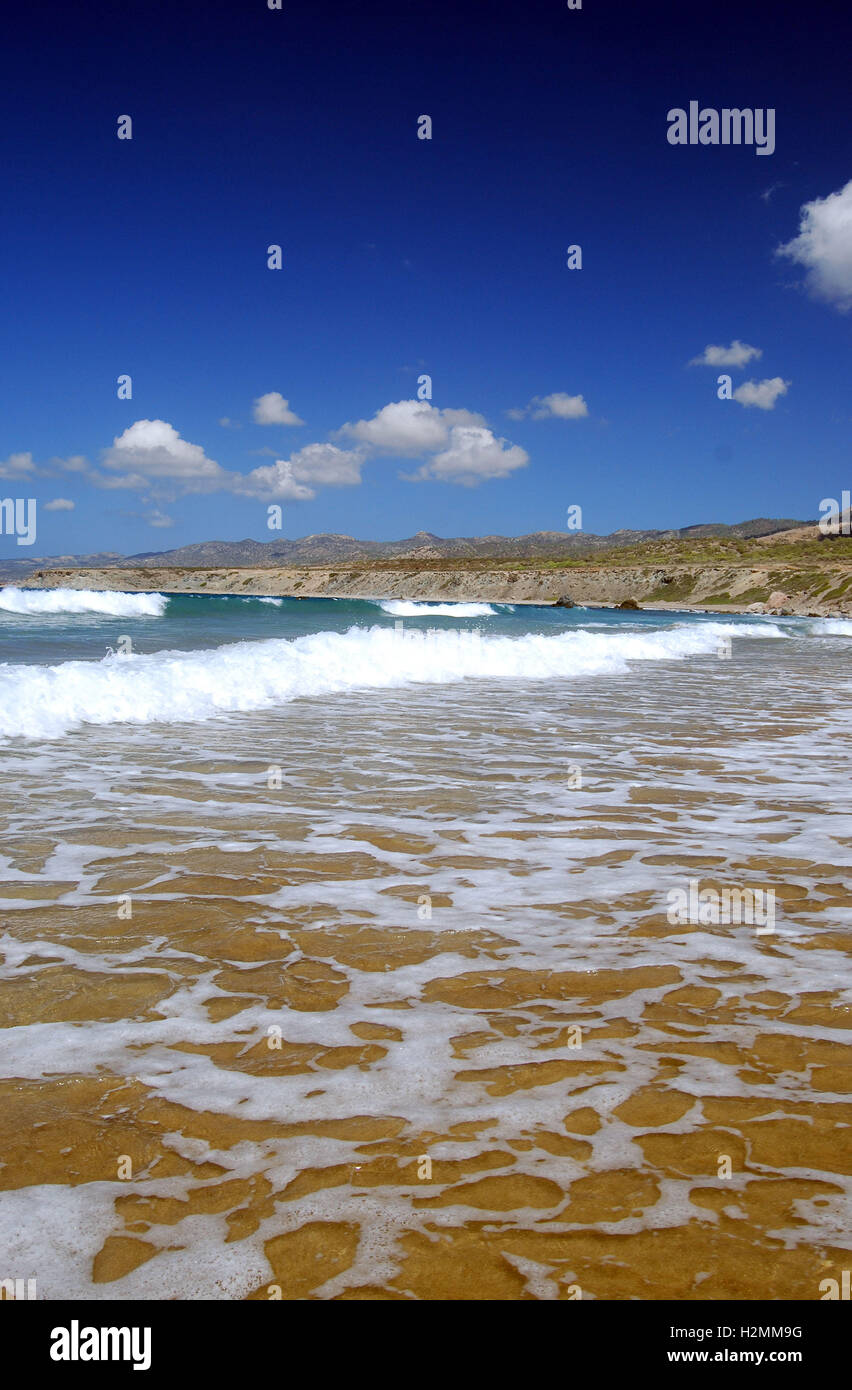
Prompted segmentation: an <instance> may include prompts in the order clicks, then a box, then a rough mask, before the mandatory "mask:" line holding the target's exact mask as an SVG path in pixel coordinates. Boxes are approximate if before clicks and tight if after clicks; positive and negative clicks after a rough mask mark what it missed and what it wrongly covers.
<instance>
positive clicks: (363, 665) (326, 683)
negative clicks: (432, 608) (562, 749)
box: [0, 623, 785, 738]
mask: <svg viewBox="0 0 852 1390" xmlns="http://www.w3.org/2000/svg"><path fill="white" fill-rule="evenodd" d="M784 636H785V634H784V633H783V632H782V631H781V630H780V629H779V628H777V627H774V626H773V625H772V624H760V625H756V624H755V625H750V624H736V623H696V624H693V625H684V626H682V627H675V628H670V629H667V630H665V631H662V632H660V631H656V632H649V633H647V634H643V633H637V632H630V633H609V634H603V633H597V632H585V631H583V630H582V629H580V630H579V631H572V632H566V633H560V634H558V635H557V636H543V635H538V634H532V633H530V634H527V635H525V636H523V637H496V636H482V635H481V634H480V633H478V632H476V631H469V632H415V631H408V632H404V633H403V632H396V631H394V630H392V629H390V628H380V627H373V628H358V627H354V628H350V629H349V630H348V631H347V632H318V633H314V634H311V635H310V636H306V637H298V638H296V639H295V640H292V641H288V640H285V639H283V638H275V639H272V640H268V641H256V642H240V643H235V644H233V645H228V646H223V647H218V648H216V649H215V650H204V651H163V652H156V653H153V654H131V655H128V656H121V655H119V656H108V657H105V658H103V659H102V660H101V661H98V662H95V661H66V662H62V663H61V664H59V665H56V666H23V665H21V666H18V665H9V666H5V667H0V735H3V736H6V737H15V736H23V737H25V738H57V737H59V736H61V735H62V734H65V733H67V732H68V731H69V730H71V729H74V728H77V727H79V726H80V725H83V724H95V725H104V724H153V723H159V722H166V723H172V722H181V721H196V720H203V719H209V718H211V717H213V716H215V715H217V714H222V713H228V712H234V711H249V710H264V709H273V708H275V707H277V706H280V705H284V704H287V703H288V702H289V701H291V700H296V699H299V698H300V697H311V696H319V695H330V694H335V693H338V692H345V691H350V690H370V689H391V688H394V687H399V686H405V685H408V684H410V683H412V682H423V683H427V684H435V685H438V684H450V683H454V682H458V681H465V680H528V681H529V680H571V679H574V678H576V677H578V676H587V675H601V674H620V673H623V672H624V671H626V670H628V669H629V667H630V666H631V664H632V663H633V662H639V661H680V660H684V659H686V658H688V657H691V656H701V655H712V654H714V653H720V649H721V646H722V641H723V639H725V638H729V637H731V638H733V637H784ZM720 654H721V653H720Z"/></svg>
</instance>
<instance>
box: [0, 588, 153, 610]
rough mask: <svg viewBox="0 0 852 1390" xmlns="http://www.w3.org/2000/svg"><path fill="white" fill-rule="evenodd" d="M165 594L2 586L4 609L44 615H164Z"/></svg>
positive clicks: (0, 604)
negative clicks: (3, 587)
mask: <svg viewBox="0 0 852 1390" xmlns="http://www.w3.org/2000/svg"><path fill="white" fill-rule="evenodd" d="M168 601H169V600H168V598H167V597H166V595H165V594H122V593H117V592H109V591H107V592H100V591H96V590H94V589H16V588H15V587H14V586H13V585H9V586H8V587H7V588H5V589H0V611H2V612H4V613H18V614H23V615H27V616H34V617H41V616H44V615H45V614H52V613H104V614H106V615H108V616H110V617H114V618H161V617H162V616H163V614H164V613H165V611H166V605H167V603H168Z"/></svg>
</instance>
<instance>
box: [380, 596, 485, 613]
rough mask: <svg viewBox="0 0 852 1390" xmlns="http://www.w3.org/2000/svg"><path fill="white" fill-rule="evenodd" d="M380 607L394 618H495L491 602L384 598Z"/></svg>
mask: <svg viewBox="0 0 852 1390" xmlns="http://www.w3.org/2000/svg"><path fill="white" fill-rule="evenodd" d="M379 607H380V608H381V609H382V610H383V611H384V612H385V613H390V614H391V616H392V617H394V618H493V617H494V616H495V614H496V612H497V610H496V608H492V607H491V604H490V603H412V602H411V601H410V600H409V599H395V598H388V599H382V600H381V601H380V603H379Z"/></svg>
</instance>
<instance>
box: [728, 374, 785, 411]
mask: <svg viewBox="0 0 852 1390" xmlns="http://www.w3.org/2000/svg"><path fill="white" fill-rule="evenodd" d="M790 385H792V383H791V382H789V381H783V380H782V379H781V377H780V376H773V377H768V378H767V379H766V381H744V382H743V384H742V386H738V387H737V389H736V391H735V392H734V400H735V401H739V403H740V405H756V406H757V408H758V410H773V409H774V407H775V402H776V401H777V400H778V397H779V396H786V394H787V387H788V386H790Z"/></svg>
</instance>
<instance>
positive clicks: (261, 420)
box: [254, 391, 305, 425]
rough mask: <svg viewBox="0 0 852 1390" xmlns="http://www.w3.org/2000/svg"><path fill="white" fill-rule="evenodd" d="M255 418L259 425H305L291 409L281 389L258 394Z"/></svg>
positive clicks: (255, 404)
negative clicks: (263, 394) (262, 394)
mask: <svg viewBox="0 0 852 1390" xmlns="http://www.w3.org/2000/svg"><path fill="white" fill-rule="evenodd" d="M254 420H255V424H257V425H303V424H304V423H305V422H304V420H300V419H299V417H298V415H296V414H295V412H294V411H292V410H291V409H290V402H289V401H285V399H284V397H283V396H282V395H281V392H280V391H267V393H266V395H265V396H258V398H257V400H256V401H255V403H254Z"/></svg>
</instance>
